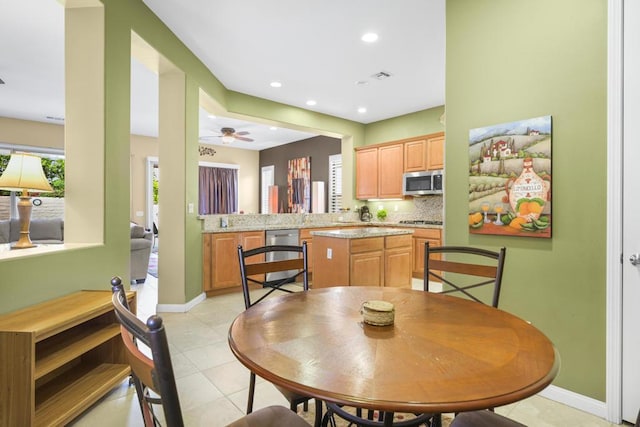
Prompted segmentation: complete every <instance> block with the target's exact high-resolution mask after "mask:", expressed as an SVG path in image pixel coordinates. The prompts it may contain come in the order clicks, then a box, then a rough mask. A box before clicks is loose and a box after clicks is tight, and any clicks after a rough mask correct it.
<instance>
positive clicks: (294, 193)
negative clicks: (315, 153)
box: [287, 157, 311, 213]
mask: <svg viewBox="0 0 640 427" xmlns="http://www.w3.org/2000/svg"><path fill="white" fill-rule="evenodd" d="M287 199H288V209H289V212H290V213H308V212H311V157H300V158H298V159H291V160H289V162H288V173H287Z"/></svg>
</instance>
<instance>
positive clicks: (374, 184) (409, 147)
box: [355, 132, 444, 200]
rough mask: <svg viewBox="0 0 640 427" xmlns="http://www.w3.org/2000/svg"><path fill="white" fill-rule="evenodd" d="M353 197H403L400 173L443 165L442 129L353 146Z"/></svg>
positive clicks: (435, 168)
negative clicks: (421, 134)
mask: <svg viewBox="0 0 640 427" xmlns="http://www.w3.org/2000/svg"><path fill="white" fill-rule="evenodd" d="M355 156H356V198H357V199H360V200H366V199H402V198H403V197H404V196H403V194H402V175H403V174H404V173H406V172H420V171H426V170H438V169H443V168H444V132H438V133H434V134H430V135H423V136H419V137H414V138H408V139H403V140H399V141H393V142H387V143H384V144H376V145H368V146H366V147H358V148H356V149H355Z"/></svg>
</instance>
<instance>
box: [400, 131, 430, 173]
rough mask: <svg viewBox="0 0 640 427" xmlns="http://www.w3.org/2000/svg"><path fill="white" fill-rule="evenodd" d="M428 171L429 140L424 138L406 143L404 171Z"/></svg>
mask: <svg viewBox="0 0 640 427" xmlns="http://www.w3.org/2000/svg"><path fill="white" fill-rule="evenodd" d="M424 170H427V140H426V139H424V138H421V139H417V140H415V141H407V142H405V143H404V171H405V172H422V171H424Z"/></svg>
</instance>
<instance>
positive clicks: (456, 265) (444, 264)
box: [429, 259, 498, 277]
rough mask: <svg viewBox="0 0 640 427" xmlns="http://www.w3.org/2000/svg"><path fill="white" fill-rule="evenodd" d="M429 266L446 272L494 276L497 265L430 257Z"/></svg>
mask: <svg viewBox="0 0 640 427" xmlns="http://www.w3.org/2000/svg"><path fill="white" fill-rule="evenodd" d="M429 268H431V269H432V270H440V271H446V272H448V273H460V274H470V275H473V276H481V277H496V274H497V272H498V267H495V266H489V265H479V264H465V263H462V262H454V261H445V260H438V259H431V260H430V261H429Z"/></svg>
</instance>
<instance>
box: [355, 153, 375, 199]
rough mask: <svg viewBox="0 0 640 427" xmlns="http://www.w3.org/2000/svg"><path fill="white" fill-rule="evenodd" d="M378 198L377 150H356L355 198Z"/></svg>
mask: <svg viewBox="0 0 640 427" xmlns="http://www.w3.org/2000/svg"><path fill="white" fill-rule="evenodd" d="M377 197H378V148H377V147H373V148H365V149H359V150H356V198H357V199H375V198H377Z"/></svg>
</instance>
